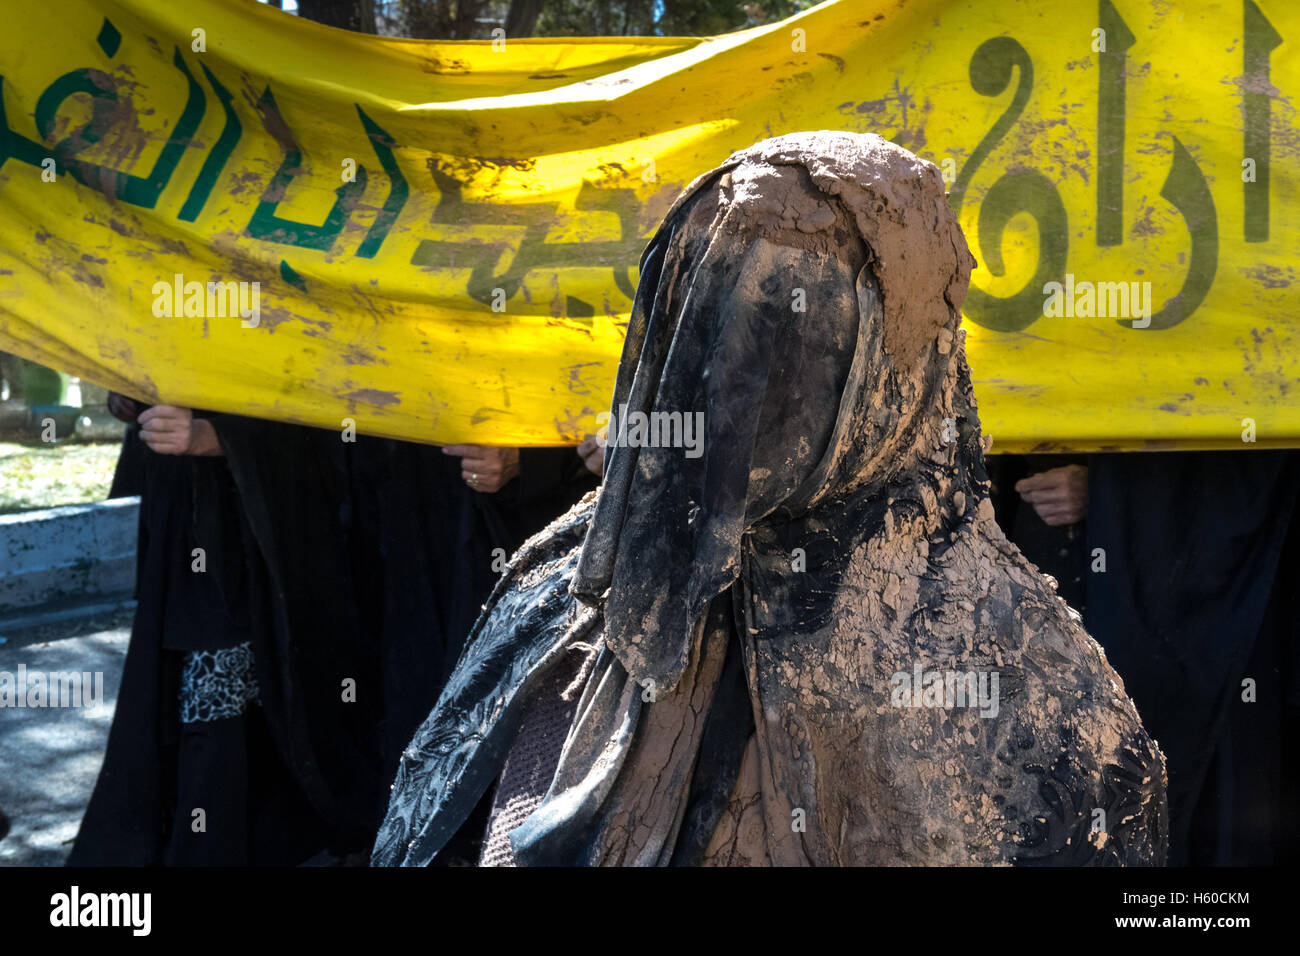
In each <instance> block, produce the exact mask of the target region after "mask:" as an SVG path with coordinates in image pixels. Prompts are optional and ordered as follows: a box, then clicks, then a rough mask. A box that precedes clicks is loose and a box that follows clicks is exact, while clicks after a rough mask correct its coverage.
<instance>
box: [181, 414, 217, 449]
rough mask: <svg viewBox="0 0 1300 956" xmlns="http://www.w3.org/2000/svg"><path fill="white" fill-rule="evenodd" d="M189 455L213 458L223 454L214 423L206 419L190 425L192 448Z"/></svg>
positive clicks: (196, 420) (200, 419) (195, 421)
mask: <svg viewBox="0 0 1300 956" xmlns="http://www.w3.org/2000/svg"><path fill="white" fill-rule="evenodd" d="M186 454H188V455H203V456H213V455H220V454H221V442H220V441H219V440H218V438H217V430H216V429H215V428H213V427H212V422H210V421H208V420H207V419H205V418H196V419H194V420H193V421H192V422H191V423H190V447H189V449H188V450H187V451H186Z"/></svg>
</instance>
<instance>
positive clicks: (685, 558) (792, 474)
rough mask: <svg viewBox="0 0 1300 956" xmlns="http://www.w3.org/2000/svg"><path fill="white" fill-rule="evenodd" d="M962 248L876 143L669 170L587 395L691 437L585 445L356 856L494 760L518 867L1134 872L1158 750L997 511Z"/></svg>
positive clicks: (838, 136)
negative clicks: (603, 385) (569, 495)
mask: <svg viewBox="0 0 1300 956" xmlns="http://www.w3.org/2000/svg"><path fill="white" fill-rule="evenodd" d="M971 265H972V259H971V256H970V253H969V252H968V250H967V247H966V242H965V240H964V238H963V236H962V234H961V231H960V229H959V228H958V225H957V223H956V220H955V218H954V216H953V214H952V212H951V210H950V209H949V207H948V205H947V203H946V201H945V197H944V189H943V184H942V181H941V178H940V176H939V173H938V170H937V169H935V167H933V166H932V165H930V164H929V163H926V162H924V161H922V160H920V159H918V158H917V157H915V156H913V155H912V154H911V153H909V152H907V151H906V150H903V149H901V148H899V147H896V146H893V145H891V144H890V143H888V142H886V141H884V140H883V139H881V138H879V137H877V136H873V135H859V134H850V133H828V132H821V133H800V134H793V135H789V136H783V137H778V138H776V139H771V140H767V141H764V142H761V143H759V144H757V145H755V146H753V147H751V148H749V149H747V150H744V151H742V152H739V153H737V154H735V155H733V156H732V157H731V158H730V159H729V160H728V161H727V162H726V163H724V164H723V165H722V166H721V167H719V168H718V169H716V170H714V171H713V172H711V173H708V174H707V175H705V176H703V177H701V178H700V179H698V180H697V181H696V182H695V183H693V184H692V185H691V186H690V187H689V188H688V189H687V190H686V192H685V193H684V194H683V195H682V196H681V197H680V198H679V199H678V201H677V203H676V204H675V206H674V207H673V209H672V210H671V211H670V212H669V214H668V216H667V217H666V219H665V221H664V223H663V225H662V226H661V228H660V229H659V231H658V232H657V234H656V235H655V237H654V239H653V240H652V241H651V243H650V245H649V247H648V248H647V249H646V251H645V254H644V256H643V257H642V261H641V279H640V285H639V288H638V290H637V297H636V305H635V308H634V312H633V316H632V321H631V324H630V326H629V329H628V335H627V343H626V346H625V348H624V352H623V360H622V365H621V367H620V370H619V378H618V383H617V386H616V392H615V396H614V401H613V407H614V408H622V407H624V406H626V408H627V409H629V410H630V411H642V412H647V413H654V412H668V413H673V412H679V413H681V414H682V415H686V414H689V413H693V412H696V411H702V412H703V413H704V429H705V430H704V440H703V454H702V455H700V456H699V457H696V458H689V457H687V456H686V455H684V454H683V449H681V448H671V447H668V448H665V447H648V446H646V445H641V444H626V445H623V446H621V447H618V448H615V449H613V451H612V453H611V455H610V457H609V461H608V463H607V469H606V477H605V484H604V487H603V488H602V489H601V491H600V492H599V494H598V495H594V496H591V497H589V498H588V499H586V500H585V501H584V502H583V503H582V504H580V505H579V506H578V507H576V508H575V509H574V510H573V511H571V512H570V513H569V514H568V515H566V516H565V517H564V518H562V519H560V520H559V521H557V522H556V523H554V524H553V525H552V526H551V527H550V528H549V529H548V530H547V531H546V532H543V533H542V534H541V535H539V536H537V537H535V538H534V539H532V541H531V542H529V543H528V544H527V545H525V547H524V548H523V549H522V550H521V551H520V552H519V554H518V555H516V557H515V559H514V560H513V562H512V566H511V568H510V569H509V571H508V572H507V574H506V576H505V578H504V580H503V581H502V582H501V583H500V584H499V585H498V587H497V589H496V591H495V593H494V595H493V598H492V599H491V601H490V602H489V603H488V605H487V607H486V608H485V610H484V613H483V615H482V616H481V617H480V619H479V621H478V624H477V625H476V628H475V631H474V633H473V634H472V635H471V640H470V644H469V646H468V648H467V650H466V652H465V654H464V656H463V657H462V659H461V661H460V663H459V665H458V667H457V670H456V672H455V674H454V675H453V676H452V679H451V681H450V683H449V685H448V686H447V688H446V690H445V691H444V693H443V695H442V697H441V699H440V700H439V703H438V705H437V706H436V707H435V709H434V711H433V713H432V714H431V715H430V716H429V719H428V720H427V721H426V722H425V723H424V725H423V726H422V727H421V729H420V730H419V731H418V732H417V734H416V736H415V738H414V739H413V740H412V742H411V744H410V746H409V747H408V749H407V752H406V755H405V757H404V760H403V763H402V766H401V768H400V771H399V773H398V777H397V781H396V785H395V787H394V791H393V794H392V799H391V803H390V806H389V810H388V815H387V818H386V820H385V823H384V826H383V828H382V830H381V831H380V835H379V839H378V842H377V844H376V848H375V852H374V860H375V862H377V863H381V864H423V863H428V862H430V861H431V860H432V859H433V858H434V856H435V855H436V854H437V853H438V851H439V850H440V849H441V848H442V847H443V846H444V845H445V843H446V842H447V840H448V838H449V837H450V836H451V835H452V834H453V833H455V831H456V830H457V828H458V827H460V826H461V824H462V823H463V821H464V820H465V819H466V818H467V816H468V815H469V813H470V811H471V810H472V809H473V807H474V806H475V804H476V803H477V802H478V801H479V800H480V798H481V797H482V796H483V795H484V794H486V793H487V792H488V790H489V788H491V787H492V785H493V782H494V781H496V780H498V779H499V780H500V781H501V782H500V785H499V786H498V789H497V793H496V796H495V798H494V805H495V809H494V814H493V819H494V820H496V821H500V820H510V826H509V829H508V830H507V831H505V833H504V834H502V832H501V831H502V829H503V828H502V827H501V826H498V827H497V833H496V838H497V839H498V840H505V839H508V847H507V848H506V850H505V851H504V852H505V855H506V856H507V857H509V858H511V859H512V860H513V861H515V862H519V863H524V864H534V863H536V864H582V865H587V864H670V863H671V864H701V863H703V864H722V865H726V864H776V865H836V864H950V865H951V864H996V863H1009V862H1015V863H1064V864H1074V863H1120V864H1152V863H1160V862H1162V861H1163V858H1164V853H1165V842H1166V837H1165V830H1166V823H1165V816H1166V808H1165V796H1164V767H1163V760H1162V757H1161V755H1160V752H1159V750H1158V748H1157V746H1156V744H1155V742H1154V741H1153V740H1152V739H1151V738H1150V737H1149V736H1148V735H1147V734H1146V732H1145V731H1144V730H1143V728H1142V724H1141V721H1140V720H1139V718H1138V714H1137V712H1136V710H1135V709H1134V707H1133V705H1132V703H1131V702H1130V701H1129V700H1128V698H1127V697H1126V696H1125V693H1124V689H1123V685H1122V683H1121V682H1120V679H1119V677H1118V676H1117V675H1116V674H1115V672H1114V671H1113V670H1112V669H1111V668H1110V666H1109V665H1108V664H1107V662H1106V660H1105V658H1104V656H1103V655H1102V653H1101V651H1100V649H1099V648H1098V646H1097V645H1096V643H1094V642H1093V641H1092V640H1091V639H1090V638H1089V637H1088V635H1087V634H1086V633H1085V632H1084V630H1083V629H1082V627H1081V626H1080V624H1079V621H1078V616H1077V615H1076V614H1074V613H1073V612H1072V611H1071V610H1070V609H1069V608H1068V607H1067V606H1066V605H1065V603H1064V602H1062V601H1061V600H1060V599H1059V598H1058V597H1057V596H1056V594H1055V592H1054V588H1053V586H1052V584H1051V583H1050V581H1049V580H1048V579H1046V578H1044V577H1043V576H1042V575H1041V574H1039V573H1038V571H1037V570H1036V569H1035V568H1034V567H1033V566H1032V565H1030V564H1029V563H1028V562H1027V561H1026V560H1025V559H1024V558H1023V557H1022V556H1021V555H1020V553H1019V552H1018V551H1017V550H1016V549H1015V548H1014V547H1013V546H1012V545H1010V544H1009V543H1008V542H1007V541H1006V540H1005V538H1004V537H1003V535H1002V533H1001V531H999V530H998V528H997V526H996V525H995V524H994V522H993V512H992V507H991V506H990V504H989V502H988V497H987V484H986V480H985V474H984V467H983V450H982V446H981V437H980V429H979V420H978V418H977V416H976V412H975V402H974V398H973V394H972V392H971V386H970V374H969V369H968V367H967V365H966V361H965V357H964V349H963V345H962V342H963V336H962V334H961V333H960V332H959V331H958V323H959V321H960V311H959V310H960V306H961V302H962V299H963V298H964V296H965V293H966V289H967V282H968V279H969V275H970V268H971ZM660 444H662V443H660ZM918 669H919V671H920V674H921V679H922V684H923V686H922V687H917V688H911V689H910V690H911V691H914V692H916V693H917V694H919V695H921V700H920V701H919V703H920V704H922V705H923V706H914V704H916V703H918V702H917V701H916V700H915V699H913V698H911V697H909V696H907V695H904V694H903V693H902V690H903V688H902V685H903V683H904V681H903V680H902V679H901V678H899V677H898V675H900V674H903V675H914V674H916V673H917V671H918ZM931 673H937V674H939V675H940V677H939V678H935V679H931V678H930V677H927V676H926V675H927V674H931ZM943 675H956V680H952V679H949V678H947V677H944V676H943ZM995 676H996V680H993V679H992V678H994V677H995ZM937 682H941V683H939V686H938V688H936V683H937ZM961 688H966V689H968V690H970V691H972V693H971V694H970V695H963V696H968V699H966V700H964V701H963V700H961V699H960V697H959V696H958V695H957V694H956V693H954V691H955V690H958V689H961ZM981 688H982V690H981ZM993 688H996V695H997V698H996V706H988V705H989V704H991V703H993V702H992V701H990V700H988V697H989V695H990V693H991V691H992V689H993ZM969 697H974V698H975V699H974V700H971V699H969ZM980 698H983V700H981V699H980ZM560 704H563V706H559V705H560ZM557 714H560V715H562V717H563V721H564V723H563V724H562V725H561V726H559V727H558V729H557V727H556V726H554V723H555V720H556V715H557ZM548 721H549V722H550V723H549V724H548ZM525 764H526V765H527V766H526V768H525V769H526V772H512V768H516V769H517V768H519V767H521V766H523V765H525ZM503 767H504V771H503ZM520 808H523V811H526V812H523V811H521V809H520ZM493 839H494V834H493V832H492V826H491V825H490V826H489V834H488V845H489V849H490V848H491V845H492V842H493Z"/></svg>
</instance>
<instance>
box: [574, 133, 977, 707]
mask: <svg viewBox="0 0 1300 956" xmlns="http://www.w3.org/2000/svg"><path fill="white" fill-rule="evenodd" d="M973 265H974V260H973V258H972V257H971V255H970V252H969V250H968V249H967V247H966V242H965V239H964V238H963V236H962V233H961V230H960V228H959V227H958V225H957V221H956V218H955V217H954V215H953V213H952V211H951V210H950V208H949V206H948V204H947V202H946V200H945V197H944V187H943V181H942V179H941V177H940V175H939V171H938V170H937V169H936V167H935V166H933V165H932V164H931V163H928V162H926V161H924V160H922V159H920V158H918V157H916V156H914V155H913V154H912V153H909V152H908V151H907V150H905V149H902V148H901V147H898V146H895V145H893V144H891V143H889V142H887V141H886V140H884V139H882V138H880V137H879V136H875V135H872V134H856V133H842V132H826V131H823V132H807V133H795V134H791V135H788V136H779V137H776V138H773V139H769V140H765V141H763V142H761V143H758V144H756V145H754V146H752V147H750V148H748V149H745V150H742V151H740V152H738V153H735V154H733V155H732V156H731V157H730V158H729V159H728V160H727V161H726V162H725V163H724V164H723V165H722V166H720V167H719V168H717V169H715V170H713V171H712V172H710V173H707V174H705V175H704V176H701V177H700V178H699V179H697V180H696V181H695V182H694V183H692V184H691V185H690V186H689V187H688V188H687V189H686V191H685V192H684V193H683V194H682V196H681V197H680V198H679V199H678V200H677V202H676V203H675V204H674V206H673V208H672V209H671V210H670V211H669V213H668V215H667V216H666V217H665V220H664V223H663V225H662V226H661V227H660V229H659V231H658V233H657V234H656V235H655V237H654V239H653V240H652V241H651V243H650V245H649V246H648V247H647V249H646V251H645V253H644V255H643V256H642V260H641V278H640V283H639V285H638V288H637V294H636V301H635V303H634V305H633V312H632V318H631V322H630V324H629V327H628V334H627V341H626V343H625V345H624V350H623V358H622V363H621V365H620V367H619V374H618V381H617V384H616V387H615V395H614V402H613V407H612V416H613V422H612V423H611V433H610V440H611V442H612V443H614V445H615V447H613V448H612V449H611V451H612V454H611V455H610V458H609V461H608V464H607V468H606V472H605V484H604V487H603V490H602V492H601V496H600V499H599V501H598V503H597V506H596V512H595V515H594V518H593V520H592V523H591V527H590V530H589V531H588V534H587V538H586V542H585V545H584V548H583V552H582V556H581V561H580V564H579V569H578V574H577V576H576V578H575V580H574V583H573V586H572V591H573V593H574V594H575V595H576V596H577V597H579V598H580V599H581V600H583V601H585V602H587V603H590V604H597V603H600V602H601V601H602V600H603V602H604V613H605V620H606V625H607V631H606V637H605V642H606V645H607V646H608V647H609V648H610V650H611V651H613V652H614V654H615V655H616V656H617V657H618V659H619V661H620V662H621V663H622V664H623V666H624V667H625V668H626V669H627V671H628V673H629V674H630V675H631V676H632V677H633V678H634V679H636V680H637V681H641V682H644V681H653V682H654V683H655V685H656V686H657V687H658V688H660V689H662V690H665V691H666V690H671V689H672V688H673V687H675V686H676V684H677V682H678V680H679V679H680V677H681V674H682V671H683V669H684V667H685V666H686V662H687V658H688V654H689V651H690V648H691V646H692V643H693V638H694V637H695V635H696V632H697V630H698V628H699V627H700V626H702V621H703V617H704V613H705V610H706V608H707V606H708V604H709V602H710V601H711V600H712V599H713V598H714V597H716V596H717V595H718V594H719V593H721V592H722V591H723V590H725V589H726V588H727V587H728V586H729V585H730V584H731V583H732V582H733V581H735V580H736V577H737V575H738V573H739V566H740V554H741V550H742V543H743V539H744V537H745V535H746V533H747V532H749V531H750V530H751V529H752V528H754V527H755V525H757V524H759V523H761V522H765V521H773V520H776V521H779V520H782V519H783V518H788V517H799V516H805V515H808V514H809V513H812V512H818V511H826V512H828V513H833V512H834V510H835V509H836V508H837V507H838V506H839V505H840V504H841V503H842V502H843V501H844V499H845V498H847V497H848V496H850V495H853V496H855V497H858V498H861V497H862V496H864V495H866V496H872V495H880V496H883V495H885V494H886V493H890V494H892V493H893V492H892V491H891V489H895V488H897V487H899V486H900V485H902V486H907V487H916V485H917V483H918V482H920V483H921V484H923V485H924V484H926V483H927V482H928V481H929V479H930V472H933V471H934V469H935V463H936V462H938V463H939V469H940V472H943V471H944V470H946V471H947V474H942V475H941V474H935V475H934V478H935V479H936V484H935V487H936V488H939V487H942V488H944V489H946V491H945V493H944V495H943V498H942V500H937V501H936V504H937V507H938V508H939V509H940V510H941V511H949V512H952V513H953V515H954V517H957V516H959V515H960V513H962V512H963V511H964V510H965V509H966V508H968V507H971V506H973V504H974V503H975V502H974V500H973V499H974V497H975V488H976V487H977V485H978V483H979V481H980V480H982V477H983V470H982V459H981V452H980V444H979V434H978V428H979V426H978V421H977V420H976V418H975V416H974V415H973V414H969V410H970V409H971V408H973V399H972V397H971V394H970V384H969V371H968V369H967V368H966V364H965V360H964V357H963V353H962V349H961V346H960V337H959V335H958V334H957V328H958V324H959V322H960V306H961V302H962V300H963V298H964V297H965V294H966V289H967V285H968V282H969V279H970V270H971V267H972V266H973ZM699 413H702V414H703V429H702V436H699V435H691V433H690V432H689V431H688V430H687V429H686V428H684V427H683V428H681V430H680V431H677V432H674V431H673V430H672V429H673V428H674V427H675V426H676V425H677V423H678V422H680V423H681V424H682V425H683V426H684V425H686V424H687V423H688V422H695V421H697V420H698V415H699ZM638 415H640V416H644V417H642V418H639V419H638V417H637V416H638ZM620 436H622V438H623V439H624V441H623V443H622V444H619V438H620ZM679 437H680V440H679V441H677V444H678V445H682V444H687V442H686V438H687V437H693V438H700V437H702V442H699V443H698V444H694V445H693V447H662V445H663V444H665V443H671V442H672V441H673V440H674V439H676V438H679ZM629 438H630V439H631V440H628V439H629ZM655 444H658V445H660V446H661V447H652V446H653V445H655ZM923 471H924V472H925V474H922V472H923ZM940 477H943V478H944V479H945V480H944V481H943V482H942V483H941V484H940V483H937V480H938V479H939V478H940ZM954 479H955V480H954ZM953 489H957V490H956V493H955V494H954V492H953ZM962 489H966V490H965V491H964V492H963V491H962ZM931 497H936V496H934V495H932V496H931Z"/></svg>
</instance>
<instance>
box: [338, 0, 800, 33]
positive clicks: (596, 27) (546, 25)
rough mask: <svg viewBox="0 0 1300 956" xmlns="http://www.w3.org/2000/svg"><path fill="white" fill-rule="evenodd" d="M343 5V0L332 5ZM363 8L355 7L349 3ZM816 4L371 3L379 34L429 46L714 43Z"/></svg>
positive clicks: (742, 0) (725, 0) (776, 0)
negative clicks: (637, 40) (517, 41)
mask: <svg viewBox="0 0 1300 956" xmlns="http://www.w3.org/2000/svg"><path fill="white" fill-rule="evenodd" d="M333 2H335V3H337V2H346V0H333ZM351 2H354V3H356V2H360V0H351ZM814 3H815V0H375V2H374V10H375V16H376V20H377V23H378V26H379V32H381V33H388V34H392V35H397V36H410V37H422V38H427V39H447V40H468V39H488V38H490V37H491V35H492V30H493V29H494V28H505V29H506V35H507V36H711V35H714V34H719V33H727V32H729V31H731V30H739V29H743V28H745V27H752V26H758V25H759V24H763V23H771V22H772V21H774V20H781V19H784V18H785V17H788V16H792V15H793V14H795V13H798V12H800V11H801V10H806V9H808V8H809V7H811V6H813V5H814Z"/></svg>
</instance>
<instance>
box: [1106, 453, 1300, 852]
mask: <svg viewBox="0 0 1300 956" xmlns="http://www.w3.org/2000/svg"><path fill="white" fill-rule="evenodd" d="M1088 472H1089V475H1088V482H1089V504H1088V549H1089V562H1090V571H1089V574H1088V581H1087V592H1088V610H1087V624H1088V630H1089V631H1090V632H1091V633H1092V634H1093V635H1095V636H1096V638H1097V640H1098V641H1100V642H1101V644H1102V645H1103V646H1104V647H1105V648H1106V653H1107V655H1108V656H1109V657H1110V660H1111V663H1112V664H1113V665H1114V667H1115V670H1116V671H1118V672H1119V674H1120V676H1121V677H1123V678H1124V684H1125V687H1126V688H1127V689H1128V692H1129V693H1130V694H1131V695H1132V697H1133V700H1134V702H1135V703H1136V704H1137V706H1138V709H1139V710H1140V711H1141V713H1142V717H1143V720H1144V721H1145V722H1146V725H1147V727H1148V729H1149V730H1150V731H1151V733H1152V735H1153V736H1154V737H1155V738H1156V739H1157V740H1159V741H1160V746H1161V748H1162V749H1163V750H1164V752H1165V754H1166V755H1167V756H1168V759H1169V810H1170V862H1171V863H1175V864H1181V865H1247V864H1255V865H1265V864H1281V863H1284V862H1288V861H1289V862H1294V861H1295V860H1296V858H1297V846H1296V836H1295V834H1296V824H1295V821H1296V819H1297V814H1298V812H1300V806H1298V805H1297V787H1296V784H1297V779H1296V771H1295V766H1296V761H1295V757H1296V753H1295V731H1294V728H1295V726H1296V721H1297V718H1298V717H1300V709H1298V708H1300V690H1297V688H1298V687H1300V680H1298V679H1300V668H1297V638H1300V623H1297V622H1298V620H1300V618H1298V617H1297V602H1296V585H1297V582H1300V515H1297V504H1298V501H1300V496H1298V494H1297V493H1298V492H1300V453H1297V452H1294V451H1251V450H1245V449H1243V450H1241V451H1223V452H1161V453H1152V454H1111V455H1093V456H1091V458H1090V459H1089V463H1088ZM1098 549H1100V551H1099V550H1098ZM1099 556H1103V557H1104V559H1105V570H1104V571H1101V570H1091V568H1092V567H1093V566H1094V565H1096V566H1097V567H1098V568H1099V567H1100V565H1099V564H1097V560H1098V557H1099ZM1247 678H1249V679H1251V680H1253V681H1254V682H1255V696H1256V699H1255V700H1254V701H1253V702H1247V701H1245V700H1243V693H1244V692H1245V691H1244V688H1243V686H1242V682H1243V680H1246V679H1247Z"/></svg>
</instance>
